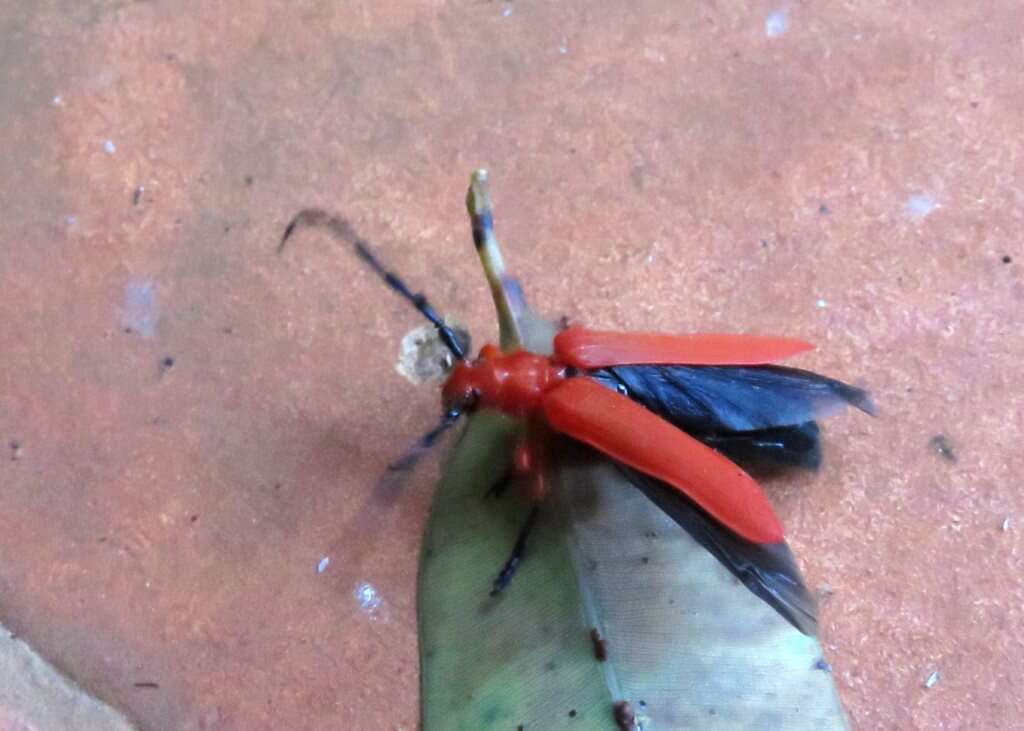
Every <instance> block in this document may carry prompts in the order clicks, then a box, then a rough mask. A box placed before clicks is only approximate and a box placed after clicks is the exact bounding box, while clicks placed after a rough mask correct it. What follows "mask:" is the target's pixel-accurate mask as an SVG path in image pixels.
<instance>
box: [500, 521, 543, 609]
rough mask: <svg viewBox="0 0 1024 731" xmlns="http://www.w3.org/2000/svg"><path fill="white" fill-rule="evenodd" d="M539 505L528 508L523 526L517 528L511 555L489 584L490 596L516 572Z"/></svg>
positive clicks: (501, 587)
mask: <svg viewBox="0 0 1024 731" xmlns="http://www.w3.org/2000/svg"><path fill="white" fill-rule="evenodd" d="M539 510H540V507H539V506H537V505H534V506H533V507H532V508H530V514H529V515H527V516H526V522H525V523H523V527H522V528H520V529H519V536H518V537H517V538H516V544H515V545H514V546H513V547H512V555H511V556H509V558H508V561H506V562H505V565H504V566H503V567H502V569H501V571H500V572H498V576H497V577H496V578H495V579H494V584H493V585H492V586H491V596H497V595H498V594H499V593H501V591H502V589H504V588H505V587H506V586H508V584H509V582H510V581H512V577H513V576H514V575H515V573H516V569H518V568H519V564H520V563H521V562H522V560H523V556H525V555H526V539H527V538H529V536H530V531H531V530H533V526H534V524H535V523H536V522H537V513H538V512H539Z"/></svg>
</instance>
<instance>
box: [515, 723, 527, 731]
mask: <svg viewBox="0 0 1024 731" xmlns="http://www.w3.org/2000/svg"><path fill="white" fill-rule="evenodd" d="M516 731H526V726H524V725H523V724H519V725H518V726H516Z"/></svg>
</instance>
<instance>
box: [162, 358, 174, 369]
mask: <svg viewBox="0 0 1024 731" xmlns="http://www.w3.org/2000/svg"><path fill="white" fill-rule="evenodd" d="M173 367H174V358H172V357H171V356H169V355H168V356H167V357H165V358H164V359H163V360H161V361H160V370H162V371H169V370H170V369H171V368H173Z"/></svg>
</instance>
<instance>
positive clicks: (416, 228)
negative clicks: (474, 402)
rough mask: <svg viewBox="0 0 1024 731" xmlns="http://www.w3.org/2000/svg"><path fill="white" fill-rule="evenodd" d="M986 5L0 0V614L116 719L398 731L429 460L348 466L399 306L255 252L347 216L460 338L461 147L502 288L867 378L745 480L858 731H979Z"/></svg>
mask: <svg viewBox="0 0 1024 731" xmlns="http://www.w3.org/2000/svg"><path fill="white" fill-rule="evenodd" d="M819 6H820V7H819ZM1021 27H1024V6H1022V5H1021V4H1020V3H1019V2H1018V0H988V1H983V2H978V3H962V2H953V1H952V0H933V1H932V2H909V3H908V2H858V1H851V2H845V3H828V4H817V5H815V4H812V3H806V2H796V3H786V4H778V5H773V4H771V3H759V2H712V3H707V2H695V1H694V2H683V3H680V2H670V1H669V0H641V1H640V2H634V3H628V4H623V3H613V2H607V1H604V2H598V3H594V2H586V1H585V0H566V1H565V2H559V3H545V2H540V1H539V0H516V2H514V3H502V2H463V1H459V2H430V3H413V2H398V1H397V0H387V1H386V2H373V3H371V2H345V3H328V2H320V1H316V2H313V1H300V2H280V1H273V0H246V1H245V2H241V1H240V0H233V1H230V0H229V1H227V2H221V3H202V2H187V1H186V2H176V3H171V2H164V1H162V0H158V1H156V2H145V3H142V2H139V3H131V2H123V1H122V0H107V1H93V2H64V1H61V0H46V1H43V2H36V3H23V2H15V1H14V0H2V2H0V35H2V37H3V38H4V43H3V45H2V47H0V126H2V128H3V130H4V134H3V135H2V136H0V195H2V200H3V208H4V227H3V232H2V234H0V246H2V250H0V343H2V344H3V356H2V357H0V437H2V438H3V441H2V442H0V444H2V445H6V447H5V448H7V449H8V450H9V451H8V454H7V455H5V458H4V459H3V460H2V461H0V616H2V617H3V620H4V622H6V623H7V624H8V626H10V627H11V628H12V629H15V630H16V631H17V632H18V633H19V634H21V635H23V636H25V637H27V638H28V639H29V640H30V641H31V642H32V643H33V645H34V646H35V647H36V648H38V649H39V650H40V651H42V652H43V653H44V654H45V655H46V656H47V657H49V658H51V659H54V660H55V661H57V662H58V663H59V664H60V666H61V667H62V668H66V669H68V670H69V671H70V672H71V673H73V675H74V676H75V677H76V678H77V679H79V680H80V681H81V682H82V683H83V684H85V685H86V686H87V687H89V688H90V689H92V690H93V691H94V692H96V693H97V694H98V695H99V696H100V697H101V698H103V699H104V700H107V701H109V702H112V703H113V704H114V705H116V706H117V707H119V708H122V709H124V710H125V711H126V712H127V713H128V714H129V715H130V716H131V718H132V719H133V720H134V721H137V722H138V724H139V726H140V727H141V728H143V729H169V728H173V729H186V730H187V729H246V730H249V729H265V728H304V729H333V728H339V727H348V728H387V729H412V728H414V727H415V724H416V717H417V713H416V683H417V674H416V673H417V671H416V647H415V627H414V584H415V573H416V549H417V545H418V540H419V534H420V531H421V529H422V526H423V522H424V517H425V511H426V508H427V505H428V500H429V490H430V468H429V467H428V468H427V469H424V470H423V471H421V472H420V473H419V474H418V475H417V477H415V478H414V479H412V480H411V481H410V482H409V484H408V485H407V486H406V491H405V493H404V494H403V496H402V499H401V500H400V501H398V502H396V503H393V504H384V503H382V502H381V501H380V500H377V499H376V498H375V497H374V483H375V478H376V475H377V474H379V472H380V470H381V469H382V468H383V466H384V465H385V464H386V463H387V461H388V460H389V459H390V458H392V457H394V455H395V454H396V453H397V452H399V451H400V450H401V448H402V446H404V445H405V444H406V443H407V442H408V441H410V440H411V439H412V438H414V436H415V435H417V434H418V433H419V432H420V430H421V429H422V428H423V427H424V426H425V425H426V424H429V423H430V422H431V421H432V420H433V419H434V418H435V414H436V409H437V404H436V394H435V393H434V392H433V391H432V390H431V389H430V388H429V387H414V386H412V385H411V384H409V383H407V382H406V381H404V380H403V379H402V378H401V377H400V376H398V375H397V374H396V373H395V372H394V363H395V361H396V358H397V350H398V343H399V341H400V338H401V337H402V335H403V334H405V333H406V332H407V331H408V330H410V329H411V328H413V327H414V326H416V325H418V324H419V323H418V322H416V320H415V319H414V317H413V316H412V315H411V314H410V313H409V312H407V311H406V310H405V309H404V308H403V306H402V305H401V303H399V302H397V301H396V300H395V298H394V297H392V296H390V295H389V294H388V293H387V292H386V291H384V290H383V289H382V288H381V287H380V286H379V285H378V283H377V282H376V281H374V280H373V279H372V278H371V277H370V276H368V275H367V273H366V272H365V271H363V270H362V269H361V268H360V267H359V266H358V265H357V263H356V262H355V260H354V257H352V256H351V255H350V253H349V252H347V251H345V250H343V249H340V248H339V247H337V246H336V245H334V244H331V243H329V242H328V241H327V240H326V239H323V238H322V237H318V236H315V235H313V234H304V235H303V236H301V237H300V238H297V239H296V241H295V245H294V246H293V247H291V248H290V249H289V250H287V251H286V252H285V253H284V254H283V255H281V256H278V255H277V254H276V253H275V245H276V240H277V237H278V236H279V234H280V231H281V228H282V226H283V225H284V223H285V222H286V221H287V219H288V217H289V216H290V215H291V214H292V213H293V212H294V211H295V210H296V209H297V208H299V207H302V206H305V205H310V204H318V205H323V206H325V207H330V208H334V209H338V210H340V211H343V212H345V213H346V214H347V215H348V216H349V217H350V218H351V219H352V220H353V221H354V222H355V223H356V224H357V225H358V226H359V228H360V229H361V230H362V231H363V232H364V233H365V234H366V235H367V236H368V237H370V238H372V239H373V240H374V241H375V242H376V243H377V245H378V247H379V248H380V250H381V251H382V252H384V255H385V256H386V258H387V260H388V262H389V263H390V264H392V265H393V266H394V267H395V268H396V269H399V270H401V271H402V272H403V273H405V274H406V275H407V276H408V277H409V278H410V279H411V280H412V281H414V282H416V283H419V284H420V285H421V286H423V287H424V288H429V292H430V293H431V295H432V297H433V299H434V300H435V301H437V302H439V303H444V307H445V309H446V310H447V311H449V312H450V313H452V314H454V315H456V316H458V317H459V319H460V320H461V321H462V322H464V323H466V324H467V325H468V326H470V328H471V329H472V331H473V332H474V333H475V334H476V336H477V341H478V342H481V341H482V340H484V339H486V338H489V337H491V336H492V334H493V333H494V331H495V328H494V324H493V315H492V312H491V305H490V302H489V297H488V293H487V291H486V287H485V286H484V284H483V280H482V277H481V275H480V273H479V271H478V268H477V264H476V262H475V260H474V257H473V256H472V250H471V249H470V242H469V234H468V226H467V224H466V222H465V220H464V214H463V209H462V202H461V201H462V196H463V192H464V186H465V183H466V179H467V175H468V172H469V171H470V169H471V168H473V167H475V166H478V165H484V166H487V167H489V168H490V169H491V171H492V178H493V187H494V194H495V197H496V205H497V206H498V209H497V215H498V232H499V236H500V237H501V238H502V240H503V242H504V244H505V248H506V254H507V256H508V259H509V263H510V264H511V266H512V268H513V269H514V270H515V271H517V272H518V273H519V274H520V275H521V276H522V277H523V279H524V281H525V283H526V286H527V289H528V292H529V293H530V294H531V298H532V300H533V302H534V303H535V304H536V306H537V307H538V309H540V310H541V311H546V312H550V313H552V314H554V315H561V314H566V315H569V316H570V317H572V318H575V319H579V320H581V321H585V322H588V323H591V324H594V325H599V326H602V327H608V328H644V329H664V330H687V329H694V328H704V329H719V330H723V329H725V330H734V331H760V332H773V333H780V334H789V335H795V336H801V337H805V338H808V339H810V340H813V341H814V342H816V343H818V344H819V346H820V349H819V350H818V352H817V353H815V354H812V355H811V356H808V357H806V358H804V359H802V360H801V361H800V364H801V365H805V366H808V367H813V368H816V369H819V370H822V371H824V372H827V373H830V374H835V375H839V376H843V377H845V378H848V379H850V380H852V381H854V382H857V383H861V384H866V385H869V386H870V387H871V388H872V389H873V390H874V391H875V393H876V395H877V400H878V401H879V404H880V406H881V415H880V416H879V418H877V419H875V420H867V419H865V418H860V417H859V416H846V417H843V418H841V419H838V420H836V421H834V422H832V423H830V424H829V425H828V427H827V428H828V447H827V450H826V460H827V464H826V467H825V468H824V469H823V471H822V472H821V473H820V474H818V475H817V476H814V477H801V478H798V479H793V480H789V481H786V482H785V483H776V484H774V485H772V486H771V491H772V495H773V497H774V498H775V500H776V502H777V504H778V505H779V509H780V512H781V514H782V515H783V517H784V520H785V522H786V524H787V528H788V532H789V534H790V535H791V536H792V539H791V543H792V546H793V548H794V550H795V551H796V553H797V555H798V556H800V557H801V559H802V562H803V565H804V567H805V570H806V573H807V575H808V578H809V580H810V581H811V582H812V584H813V585H815V586H819V585H821V586H822V587H823V589H825V588H826V587H825V586H824V585H827V591H825V593H826V594H827V598H826V599H825V601H824V602H823V605H824V606H823V622H822V633H823V643H824V645H825V648H826V651H827V652H828V653H829V656H830V658H831V660H832V662H833V665H834V673H835V678H836V682H837V685H838V686H839V690H840V693H841V695H842V697H843V699H844V701H845V703H846V705H847V707H848V709H849V711H850V714H851V717H852V719H853V721H854V723H855V725H856V726H857V728H863V729H876V728H899V729H914V728H919V729H959V728H965V727H970V728H986V729H1011V728H1014V727H1016V726H1018V725H1019V720H1018V719H1019V718H1021V717H1022V715H1024V694H1022V692H1021V690H1020V676H1021V674H1022V671H1024V630H1022V626H1024V622H1022V620H1024V617H1022V613H1024V610H1022V607H1024V588H1022V583H1021V582H1022V579H1021V576H1022V568H1024V567H1022V553H1021V545H1022V544H1021V530H1022V528H1024V498H1022V497H1021V494H1022V493H1021V490H1020V485H1019V475H1020V474H1021V473H1022V471H1024V452H1022V450H1021V448H1020V445H1021V441H1022V437H1024V433H1022V432H1024V425H1022V420H1024V408H1022V403H1021V401H1022V399H1021V397H1020V392H1019V390H1018V386H1017V385H1015V384H1016V380H1019V378H1018V377H1019V373H1020V364H1021V362H1022V360H1024V340H1022V339H1021V337H1020V332H1021V328H1022V325H1024V279H1022V266H1024V247H1022V245H1021V238H1020V231H1021V230H1022V228H1024V196H1022V193H1021V191H1022V190H1024V187H1022V180H1021V171H1022V170H1024V153H1022V140H1021V136H1020V120H1021V118H1022V115H1024V77H1022V76H1021V74H1020V73H1019V69H1020V68H1021V67H1022V65H1024V57H1022V54H1024V47H1022V46H1021V42H1020V29H1021ZM939 435H942V436H943V438H944V440H943V441H941V442H938V441H933V440H934V438H935V437H937V436H939ZM1007 518H1009V523H1008V524H1006V530H1004V529H1003V526H1004V524H1005V520H1006V519H1007ZM325 557H327V558H329V559H330V561H329V562H328V563H327V564H323V563H322V559H323V558H325ZM321 566H323V569H322V570H320V571H318V568H319V567H321ZM936 670H938V671H940V676H939V678H940V679H939V680H938V682H936V683H935V684H934V685H932V687H931V688H928V689H926V688H925V687H924V685H925V681H926V680H927V679H928V678H929V676H930V675H931V674H932V673H933V671H936ZM138 682H156V683H158V684H159V689H151V688H137V687H135V684H136V683H138Z"/></svg>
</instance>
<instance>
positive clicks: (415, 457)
mask: <svg viewBox="0 0 1024 731" xmlns="http://www.w3.org/2000/svg"><path fill="white" fill-rule="evenodd" d="M461 415H462V412H460V411H457V410H455V409H452V410H451V411H449V412H447V413H446V414H445V415H444V416H442V417H441V423H440V424H438V425H437V426H435V427H434V428H433V429H431V430H430V431H428V432H427V433H426V434H424V435H423V436H422V437H420V438H419V439H417V440H416V441H415V442H414V443H413V445H412V446H411V447H409V448H408V449H407V450H406V451H405V454H403V455H402V456H401V457H399V458H398V459H396V460H395V461H394V462H392V463H391V464H389V465H388V471H389V472H404V471H405V470H407V469H409V468H410V467H412V466H413V465H415V464H416V462H417V461H419V458H420V457H422V456H423V455H424V454H425V453H426V451H427V450H428V449H430V448H431V447H432V446H434V442H436V441H437V438H438V437H440V436H441V435H442V434H444V433H445V432H446V431H448V430H449V429H451V428H452V427H453V426H454V425H455V422H457V421H458V420H459V417H460V416H461Z"/></svg>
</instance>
